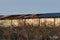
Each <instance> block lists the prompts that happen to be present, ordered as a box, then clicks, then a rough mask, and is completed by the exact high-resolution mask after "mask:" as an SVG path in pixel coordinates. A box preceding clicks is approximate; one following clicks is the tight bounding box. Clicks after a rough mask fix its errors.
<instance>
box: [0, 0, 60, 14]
mask: <svg viewBox="0 0 60 40" xmlns="http://www.w3.org/2000/svg"><path fill="white" fill-rule="evenodd" d="M52 12H54V13H55V12H60V0H0V15H2V14H20V13H52Z"/></svg>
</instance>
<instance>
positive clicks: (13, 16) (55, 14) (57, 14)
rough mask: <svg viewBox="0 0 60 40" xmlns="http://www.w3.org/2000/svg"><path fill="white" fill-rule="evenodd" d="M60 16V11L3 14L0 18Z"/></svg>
mask: <svg viewBox="0 0 60 40" xmlns="http://www.w3.org/2000/svg"><path fill="white" fill-rule="evenodd" d="M54 17H60V13H46V14H17V15H3V16H2V15H1V16H0V19H21V18H54Z"/></svg>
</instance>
